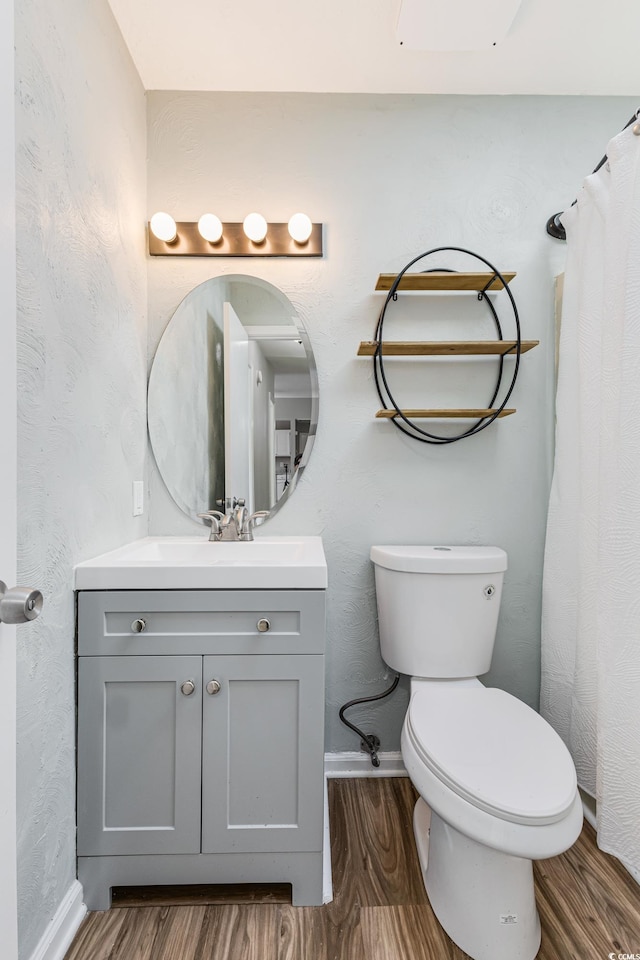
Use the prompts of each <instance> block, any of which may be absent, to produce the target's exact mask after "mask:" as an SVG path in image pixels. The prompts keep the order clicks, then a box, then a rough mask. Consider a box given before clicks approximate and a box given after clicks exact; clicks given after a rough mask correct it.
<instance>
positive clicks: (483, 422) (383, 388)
mask: <svg viewBox="0 0 640 960" xmlns="http://www.w3.org/2000/svg"><path fill="white" fill-rule="evenodd" d="M445 251H455V252H457V253H464V254H467V255H468V256H470V257H475V259H476V260H480V261H481V262H482V263H484V264H485V266H487V267H489V269H490V270H492V271H493V273H494V275H495V277H496V278H498V279H499V280H500V281H501V282H502V285H503V287H504V289H505V290H506V291H507V294H508V296H509V300H510V302H511V307H512V309H513V318H514V322H515V328H516V349H515V353H514V354H512V356H515V366H514V371H513V376H512V378H511V383H510V384H509V387H508V389H507V392H506V394H505V396H504V398H503V400H502V403H501V404H500V406H499V407H497V408H496V409H495V410H494V412H493V413H492V414H491V416H490V417H484V418H482V419H480V420H478V421H477V422H476V423H474V424H473V425H472V426H471V427H469V429H468V430H465V431H463V432H462V433H459V434H456V436H453V437H443V436H441V435H439V434H434V433H429V432H428V431H427V430H423V429H422V428H421V427H419V426H418V425H417V424H416V423H414V422H413V421H412V420H410V419H409V418H408V417H406V416H405V415H404V413H403V412H402V410H401V409H400V407H399V406H398V404H397V403H396V401H395V399H394V397H393V394H392V393H391V389H390V387H389V383H388V380H387V376H386V373H385V369H384V361H383V359H382V343H383V340H382V332H383V325H384V319H385V314H386V312H387V308H388V306H389V304H390V303H391V302H395V301H396V300H397V299H398V293H397V291H398V287H399V286H400V282H401V280H402V278H403V276H404V275H405V273H406V272H407V270H409V269H410V268H411V267H412V266H413V265H414V264H415V263H417V262H418V261H419V260H424V258H425V257H429V256H431V255H432V254H434V253H442V252H445ZM425 272H427V273H428V272H431V271H425ZM444 272H446V273H455V272H456V271H453V270H446V271H444ZM478 299H479V300H484V302H485V303H486V304H487V305H488V306H489V309H490V311H491V314H492V316H493V321H494V323H495V326H496V331H497V334H498V339H500V340H502V339H503V336H502V327H501V325H500V321H499V319H498V314H497V311H496V309H495V307H494V305H493V303H492V302H491V300H490V299H489V297H488V296H487V290H486V289H485V290H480V291H478ZM375 339H376V342H377V345H376V350H375V353H374V355H373V374H374V380H375V384H376V390H377V391H378V397H379V398H380V402H381V403H382V405H383V406H384V407H385V408H387V409H388V408H389V407H393V409H394V410H395V411H396V414H397V416H395V417H393V418H392V420H391V422H392V423H393V424H394V426H396V427H397V428H398V430H400V431H401V432H402V433H404V434H406V436H408V437H412V438H413V439H414V440H420V442H421V443H431V444H445V443H455V442H456V441H458V440H462V439H464V437H471V436H473V435H474V434H476V433H480V431H481V430H486V428H487V427H489V426H491V424H492V423H493V421H494V420H496V419H497V418H498V417H499V416H500V414H501V413H502V411H503V410H504V408H505V407H506V405H507V403H508V401H509V397H510V396H511V394H512V392H513V388H514V387H515V385H516V380H517V378H518V370H519V368H520V353H521V345H522V343H521V335H520V318H519V316H518V308H517V307H516V302H515V300H514V298H513V294H512V293H511V290H510V288H509V285H508V283H507V281H506V280H505V278H504V277H503V275H502V274H501V273H500V271H499V270H497V269H496V267H494V266H493V264H492V263H490V262H489V260H486V259H485V258H484V257H482V256H480V254H479V253H474V252H473V250H467V249H466V248H465V247H434V249H433V250H427V252H426V253H421V254H420V255H419V256H417V257H414V258H413V260H411V261H410V262H409V263H408V264H407V265H406V266H405V267H403V268H402V270H401V271H400V273H399V274H398V275H397V277H396V278H395V280H394V281H393V283H392V285H391V289H390V290H389V293H388V294H387V298H386V300H385V302H384V306H383V307H382V310H381V312H380V316H379V318H378V323H377V325H376V331H375ZM503 372H504V356H502V355H501V356H500V358H499V367H498V378H497V382H496V387H495V390H494V392H493V396H492V398H491V400H490V401H489V409H491V407H492V406H493V404H494V402H495V400H496V397H497V396H498V394H499V392H500V388H501V386H502V376H503ZM385 393H386V396H385ZM400 421H403V422H402V423H401V422H400Z"/></svg>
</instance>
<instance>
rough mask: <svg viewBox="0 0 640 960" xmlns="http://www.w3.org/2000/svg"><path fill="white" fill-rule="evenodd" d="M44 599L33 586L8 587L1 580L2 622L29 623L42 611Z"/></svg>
mask: <svg viewBox="0 0 640 960" xmlns="http://www.w3.org/2000/svg"><path fill="white" fill-rule="evenodd" d="M43 603H44V599H43V596H42V594H41V593H40V591H39V590H34V589H33V588H32V587H14V588H13V589H12V590H9V589H8V588H7V585H6V583H3V581H2V580H0V623H28V622H29V620H35V619H36V617H39V616H40V614H41V612H42V605H43Z"/></svg>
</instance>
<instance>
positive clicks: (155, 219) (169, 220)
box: [149, 212, 178, 243]
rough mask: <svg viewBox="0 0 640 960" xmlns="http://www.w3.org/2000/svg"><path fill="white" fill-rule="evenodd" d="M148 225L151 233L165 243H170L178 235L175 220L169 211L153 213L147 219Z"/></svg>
mask: <svg viewBox="0 0 640 960" xmlns="http://www.w3.org/2000/svg"><path fill="white" fill-rule="evenodd" d="M149 226H150V227H151V231H152V233H153V235H154V236H156V237H157V238H158V240H164V242H165V243H172V242H173V241H174V240H175V239H176V237H177V235H178V231H177V228H176V222H175V220H174V219H173V217H172V216H171V214H170V213H162V212H158V213H154V215H153V216H152V217H151V220H150V221H149Z"/></svg>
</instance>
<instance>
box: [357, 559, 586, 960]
mask: <svg viewBox="0 0 640 960" xmlns="http://www.w3.org/2000/svg"><path fill="white" fill-rule="evenodd" d="M371 560H372V561H373V563H374V565H375V579H376V595H377V604H378V620H379V627H380V648H381V653H382V657H383V659H384V660H385V662H386V663H387V664H388V665H389V666H390V667H392V668H393V669H394V670H397V671H398V672H400V673H406V674H408V675H409V676H410V677H411V698H410V702H409V708H408V710H407V714H406V717H405V721H404V726H403V729H402V739H401V749H402V758H403V761H404V765H405V767H406V770H407V773H408V774H409V776H410V778H411V780H412V782H413V785H414V786H415V788H416V790H417V791H418V793H419V794H420V796H419V799H418V802H417V804H416V807H415V811H414V818H413V827H414V834H415V839H416V846H417V850H418V857H419V860H420V866H421V869H422V875H423V879H424V883H425V888H426V891H427V895H428V897H429V901H430V903H431V906H432V907H433V910H434V912H435V914H436V916H437V918H438V920H439V921H440V923H441V925H442V927H443V928H444V929H445V930H446V932H447V933H448V935H449V936H450V937H451V939H452V940H453V941H454V942H455V943H456V944H457V945H458V946H459V947H460V948H461V949H462V950H464V951H465V952H466V953H468V954H469V956H470V957H472V958H473V960H533V958H534V957H535V956H536V954H537V952H538V948H539V946H540V920H539V917H538V912H537V910H536V903H535V897H534V887H533V864H532V861H533V860H542V859H545V858H547V857H554V856H557V855H558V854H559V853H563V852H564V851H565V850H567V849H568V848H569V847H570V846H571V845H572V844H573V843H574V842H575V841H576V840H577V838H578V836H579V835H580V831H581V829H582V804H581V801H580V796H579V793H578V789H577V782H576V772H575V767H574V765H573V761H572V759H571V756H570V754H569V752H568V750H567V748H566V747H565V745H564V743H563V742H562V740H561V739H560V737H559V736H558V735H557V734H556V732H555V731H554V730H553V729H552V728H551V727H550V726H549V724H548V723H547V722H546V721H545V720H543V718H542V717H541V716H540V715H539V714H537V713H536V712H535V711H534V710H532V709H531V708H530V707H528V706H527V705H526V704H524V703H523V702H522V701H520V700H518V699H516V698H515V697H513V696H511V695H510V694H508V693H506V692H505V691H504V690H499V689H495V688H490V687H485V686H484V685H483V684H482V683H481V682H480V680H478V676H480V675H481V674H483V673H486V672H487V671H488V669H489V666H490V664H491V655H492V653H493V645H494V641H495V634H496V627H497V623H498V613H499V610H500V598H501V595H502V582H503V578H504V572H505V570H506V569H507V555H506V553H505V552H504V550H501V549H500V548H498V547H479V546H473V547H454V546H450V547H449V546H374V547H372V548H371Z"/></svg>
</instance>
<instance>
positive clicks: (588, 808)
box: [580, 790, 640, 885]
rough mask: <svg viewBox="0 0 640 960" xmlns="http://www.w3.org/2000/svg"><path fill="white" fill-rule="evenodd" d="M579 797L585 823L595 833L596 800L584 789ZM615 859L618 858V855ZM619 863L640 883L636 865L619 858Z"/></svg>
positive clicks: (596, 825) (639, 871)
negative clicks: (589, 825) (588, 824)
mask: <svg viewBox="0 0 640 960" xmlns="http://www.w3.org/2000/svg"><path fill="white" fill-rule="evenodd" d="M580 797H581V799H582V812H583V813H584V818H585V820H586V821H587V823H590V824H591V826H592V827H593V829H594V830H595V831H596V833H597V832H598V823H597V820H596V812H597V811H596V801H595V800H594V799H593V797H590V796H589V794H588V793H586V792H585V791H584V790H580ZM612 856H615V854H612ZM617 859H618V860H620V858H619V857H618V858H617ZM620 863H621V864H622V866H623V867H624V868H625V870H626V871H627V873H630V874H631V876H632V877H633V879H634V880H635V882H636V883H637V884H638V885H640V870H638V869H637V867H634V866H632V865H631V864H630V863H627V862H626V860H620Z"/></svg>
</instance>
